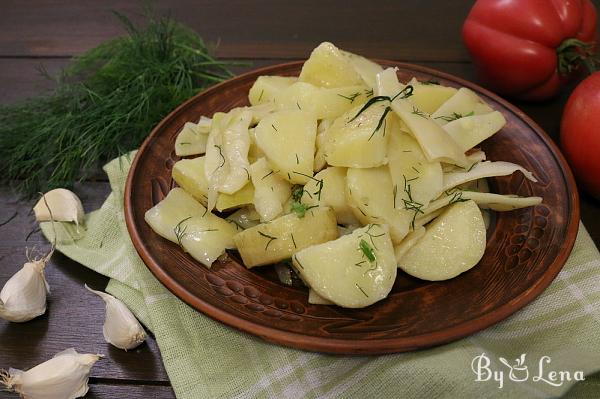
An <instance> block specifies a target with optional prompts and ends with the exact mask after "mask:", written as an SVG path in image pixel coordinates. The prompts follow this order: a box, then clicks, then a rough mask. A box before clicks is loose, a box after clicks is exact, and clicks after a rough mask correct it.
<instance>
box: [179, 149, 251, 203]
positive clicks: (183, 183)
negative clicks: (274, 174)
mask: <svg viewBox="0 0 600 399" xmlns="http://www.w3.org/2000/svg"><path fill="white" fill-rule="evenodd" d="M204 162H205V157H197V158H193V159H181V160H179V161H177V162H175V165H173V171H172V175H173V180H175V182H177V184H178V185H179V186H180V187H181V188H183V189H184V190H185V191H186V192H188V193H189V194H191V195H192V196H193V197H194V198H195V199H196V200H197V201H199V202H200V203H201V204H202V205H204V206H206V205H207V201H208V197H207V195H208V182H207V181H206V176H205V173H204ZM253 199H254V186H253V185H252V183H250V182H248V183H246V185H245V186H244V187H242V188H241V189H240V190H238V191H236V192H235V193H234V194H225V193H219V194H218V196H217V204H216V206H215V207H216V208H217V210H218V211H219V212H222V211H226V210H230V209H235V208H239V207H240V206H243V205H247V204H251V203H252V201H253Z"/></svg>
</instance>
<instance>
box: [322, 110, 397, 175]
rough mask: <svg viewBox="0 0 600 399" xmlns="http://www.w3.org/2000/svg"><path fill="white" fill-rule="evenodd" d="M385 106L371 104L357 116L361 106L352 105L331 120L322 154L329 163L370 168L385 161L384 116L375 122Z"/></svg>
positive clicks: (380, 116)
mask: <svg viewBox="0 0 600 399" xmlns="http://www.w3.org/2000/svg"><path fill="white" fill-rule="evenodd" d="M386 107H387V105H386V104H382V103H381V102H379V103H375V104H373V105H371V106H370V107H369V108H367V109H366V110H364V111H363V112H362V113H361V114H360V115H358V116H357V114H358V113H359V111H360V110H361V108H362V106H358V107H355V108H353V109H351V110H350V111H348V112H346V113H345V114H344V115H342V116H341V117H339V118H338V119H336V120H335V121H334V122H333V125H332V126H331V127H330V128H329V129H328V130H327V132H326V133H325V137H324V138H325V140H326V141H325V143H324V144H323V153H324V157H325V160H326V161H327V163H328V164H329V165H332V166H343V167H347V168H372V167H377V166H380V165H383V164H385V163H386V161H387V158H386V154H387V144H388V136H389V135H387V134H386V130H387V128H388V126H387V118H388V117H389V115H388V116H386V119H385V120H383V121H382V123H381V124H379V122H380V120H381V118H382V116H383V114H384V112H385V109H386Z"/></svg>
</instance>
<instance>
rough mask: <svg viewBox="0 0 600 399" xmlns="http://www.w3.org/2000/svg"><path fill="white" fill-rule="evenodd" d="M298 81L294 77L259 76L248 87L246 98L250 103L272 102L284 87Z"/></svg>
mask: <svg viewBox="0 0 600 399" xmlns="http://www.w3.org/2000/svg"><path fill="white" fill-rule="evenodd" d="M297 81H298V78H296V77H288V76H259V77H258V79H256V82H254V84H253V85H252V87H251V88H250V92H249V93H248V100H249V101H250V105H258V104H266V103H269V102H273V101H274V100H275V98H276V97H277V96H278V95H279V94H280V93H281V92H282V91H283V90H285V88H287V87H288V86H290V85H291V84H293V83H295V82H297Z"/></svg>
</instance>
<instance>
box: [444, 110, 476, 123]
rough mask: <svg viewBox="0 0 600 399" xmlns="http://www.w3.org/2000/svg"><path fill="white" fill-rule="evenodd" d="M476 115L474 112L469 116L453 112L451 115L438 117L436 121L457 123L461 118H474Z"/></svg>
mask: <svg viewBox="0 0 600 399" xmlns="http://www.w3.org/2000/svg"><path fill="white" fill-rule="evenodd" d="M474 114H475V113H474V112H473V111H471V112H469V113H468V114H464V115H463V114H459V113H458V112H453V113H452V114H451V115H442V116H436V117H435V119H441V120H443V121H446V122H452V121H455V120H457V119H460V118H464V117H467V116H473V115H474Z"/></svg>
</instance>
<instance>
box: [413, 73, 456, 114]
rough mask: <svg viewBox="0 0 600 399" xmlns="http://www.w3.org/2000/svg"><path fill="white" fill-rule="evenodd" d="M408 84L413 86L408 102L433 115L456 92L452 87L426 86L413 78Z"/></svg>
mask: <svg viewBox="0 0 600 399" xmlns="http://www.w3.org/2000/svg"><path fill="white" fill-rule="evenodd" d="M408 84H409V85H412V86H413V92H412V93H413V95H412V96H411V97H409V100H410V102H411V103H413V104H414V105H415V106H416V107H417V108H419V109H420V110H421V111H424V112H427V113H428V114H432V113H434V112H435V111H436V110H437V109H438V108H439V107H440V106H441V105H442V104H443V103H445V102H446V101H447V100H448V99H449V98H450V97H452V96H453V95H454V94H455V93H456V91H457V90H456V89H455V88H454V87H448V86H442V85H439V84H426V83H422V82H418V81H417V80H416V79H415V78H413V79H412V80H411V81H410V82H408Z"/></svg>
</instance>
